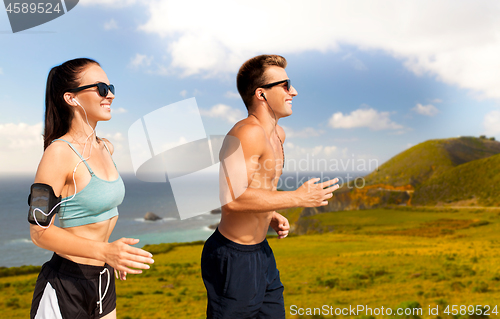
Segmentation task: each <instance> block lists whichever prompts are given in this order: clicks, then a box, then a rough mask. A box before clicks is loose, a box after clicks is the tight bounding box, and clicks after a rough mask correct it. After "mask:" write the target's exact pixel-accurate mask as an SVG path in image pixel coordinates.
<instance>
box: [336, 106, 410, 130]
mask: <svg viewBox="0 0 500 319" xmlns="http://www.w3.org/2000/svg"><path fill="white" fill-rule="evenodd" d="M329 125H330V127H332V128H356V127H368V128H370V129H371V130H374V131H379V130H398V129H402V128H403V126H402V125H399V124H397V123H395V122H393V121H391V119H390V118H389V112H379V111H377V110H375V109H373V108H368V109H357V110H355V111H352V112H351V114H349V115H347V114H346V115H344V114H343V113H342V112H337V113H334V114H333V115H332V117H331V118H330V121H329Z"/></svg>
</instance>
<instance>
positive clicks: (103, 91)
mask: <svg viewBox="0 0 500 319" xmlns="http://www.w3.org/2000/svg"><path fill="white" fill-rule="evenodd" d="M94 86H97V91H98V92H99V95H100V96H102V97H106V96H108V93H109V91H111V93H113V94H115V86H114V85H113V84H110V85H107V84H106V83H103V82H99V83H95V84H90V85H84V86H80V87H77V88H76V89H71V90H68V91H66V92H71V93H76V92H80V91H83V90H85V89H89V88H92V87H94Z"/></svg>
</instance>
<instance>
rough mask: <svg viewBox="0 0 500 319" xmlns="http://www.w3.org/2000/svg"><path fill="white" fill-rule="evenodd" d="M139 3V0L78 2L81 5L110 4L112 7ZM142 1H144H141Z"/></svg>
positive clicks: (88, 0)
mask: <svg viewBox="0 0 500 319" xmlns="http://www.w3.org/2000/svg"><path fill="white" fill-rule="evenodd" d="M137 2H138V3H140V1H136V0H85V1H80V2H79V3H78V4H79V5H80V4H81V5H82V6H90V5H98V6H112V7H113V8H117V7H126V6H129V5H132V4H135V3H137ZM143 2H144V1H143Z"/></svg>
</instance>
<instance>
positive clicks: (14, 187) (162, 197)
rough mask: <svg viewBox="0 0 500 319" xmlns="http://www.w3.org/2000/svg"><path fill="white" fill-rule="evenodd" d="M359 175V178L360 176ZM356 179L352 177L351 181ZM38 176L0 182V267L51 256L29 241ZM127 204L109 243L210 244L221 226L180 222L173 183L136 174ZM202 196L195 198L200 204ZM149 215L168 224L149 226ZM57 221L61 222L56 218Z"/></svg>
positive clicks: (202, 220) (129, 181) (206, 217)
mask: <svg viewBox="0 0 500 319" xmlns="http://www.w3.org/2000/svg"><path fill="white" fill-rule="evenodd" d="M339 175H342V176H345V173H341V174H339V173H338V172H337V173H332V174H326V173H295V172H291V173H286V172H285V173H284V174H283V175H282V180H281V183H280V184H278V185H279V186H281V187H280V188H281V189H283V190H294V189H295V188H296V187H297V185H298V184H300V182H303V181H307V180H308V179H310V178H313V177H322V178H328V179H329V178H334V177H338V176H339ZM358 175H360V174H358ZM351 176H352V175H351ZM33 178H34V176H21V175H17V176H0V267H12V266H21V265H42V264H43V263H44V262H45V261H47V260H48V259H50V256H51V255H52V252H50V251H47V250H44V249H42V248H39V247H37V246H35V245H34V244H33V243H32V242H31V239H30V234H29V223H28V221H27V216H28V204H27V198H28V194H29V189H30V186H31V184H32V183H33ZM122 178H123V181H124V183H125V189H126V194H125V199H124V201H123V203H122V204H121V205H120V206H119V207H118V211H119V213H120V216H119V218H118V222H117V224H116V227H115V229H114V231H113V233H112V235H111V237H110V241H114V240H117V239H119V238H122V237H130V238H138V239H140V242H139V244H137V245H136V246H137V247H142V246H144V245H146V244H159V243H170V242H191V241H196V240H206V239H207V238H208V237H209V236H210V235H211V234H212V232H213V230H211V229H209V228H208V226H209V225H213V224H216V223H218V222H219V220H220V215H219V214H210V212H206V213H204V214H202V215H199V216H195V217H192V218H189V219H185V220H180V218H179V214H178V211H177V208H176V204H175V199H174V197H173V195H172V190H171V188H170V184H169V183H146V182H141V181H139V180H138V179H137V178H136V177H135V176H134V175H132V174H128V175H127V174H122ZM200 196H204V195H203V194H193V200H194V201H196V200H197V198H198V199H199V198H200ZM146 212H153V213H155V214H157V215H159V216H160V217H162V218H163V219H162V220H160V221H154V222H153V221H145V220H144V218H143V217H144V215H145V214H146ZM56 220H57V218H56Z"/></svg>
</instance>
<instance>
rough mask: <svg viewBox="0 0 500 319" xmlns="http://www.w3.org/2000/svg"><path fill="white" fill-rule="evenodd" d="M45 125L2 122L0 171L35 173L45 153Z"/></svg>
mask: <svg viewBox="0 0 500 319" xmlns="http://www.w3.org/2000/svg"><path fill="white" fill-rule="evenodd" d="M42 133H43V125H42V123H41V122H40V123H38V124H35V125H29V124H26V123H19V124H17V123H4V124H0V149H2V151H1V152H0V163H2V165H0V171H2V172H9V173H12V172H31V173H34V172H35V171H36V168H37V167H38V162H39V161H40V158H41V156H42V153H43V138H42Z"/></svg>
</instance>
